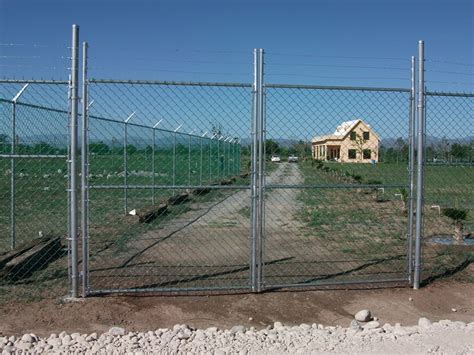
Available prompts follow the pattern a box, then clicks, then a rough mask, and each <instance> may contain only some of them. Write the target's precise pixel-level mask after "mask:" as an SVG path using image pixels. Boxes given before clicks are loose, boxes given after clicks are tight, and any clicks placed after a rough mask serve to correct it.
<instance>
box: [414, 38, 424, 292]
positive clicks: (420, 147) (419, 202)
mask: <svg viewBox="0 0 474 355" xmlns="http://www.w3.org/2000/svg"><path fill="white" fill-rule="evenodd" d="M424 61H425V46H424V42H423V41H419V42H418V110H417V111H418V132H417V136H418V142H417V143H418V144H417V174H416V222H415V223H416V225H415V232H416V240H415V273H414V277H413V278H414V279H413V288H414V289H415V290H417V289H419V288H420V279H421V238H422V234H423V230H422V229H423V192H424V191H423V170H424V151H425V149H424V144H425V136H424V133H425V76H424V74H425V73H424V71H425V63H424Z"/></svg>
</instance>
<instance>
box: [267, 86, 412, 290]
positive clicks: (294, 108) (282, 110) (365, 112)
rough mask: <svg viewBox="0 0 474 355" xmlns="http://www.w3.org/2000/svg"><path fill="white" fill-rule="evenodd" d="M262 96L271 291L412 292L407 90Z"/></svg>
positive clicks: (310, 90) (284, 91) (307, 90)
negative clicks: (399, 286)
mask: <svg viewBox="0 0 474 355" xmlns="http://www.w3.org/2000/svg"><path fill="white" fill-rule="evenodd" d="M265 90H266V92H265V93H266V111H267V117H266V120H267V126H266V142H267V147H266V153H267V154H268V155H267V157H266V159H265V161H266V168H265V170H266V171H267V174H266V177H265V178H266V184H265V252H264V262H265V266H264V268H265V272H264V285H265V288H275V287H291V286H310V285H316V286H317V285H328V284H331V285H333V284H351V283H377V282H394V281H397V282H407V281H408V275H409V271H408V260H407V256H408V254H409V252H408V241H409V236H410V232H409V228H408V216H409V212H408V202H409V199H410V196H411V194H410V180H409V174H408V172H409V169H408V167H409V150H410V149H409V144H410V141H409V120H410V106H411V105H410V102H411V95H410V90H406V89H388V88H349V87H323V86H296V85H295V86H293V85H266V86H265ZM284 140H287V141H289V143H286V144H288V145H289V146H288V147H286V148H285V147H279V153H280V154H281V159H282V162H281V163H272V162H271V161H270V160H269V159H268V158H269V156H271V155H272V154H274V153H275V152H274V151H272V149H276V148H275V144H273V142H278V141H280V142H284ZM269 143H271V144H270V146H269ZM283 144H285V143H283ZM397 145H400V147H405V148H404V149H406V150H405V151H404V152H402V154H400V155H399V154H396V153H395V152H394V151H395V150H394V147H395V146H397ZM398 150H399V149H397V151H398ZM290 156H297V158H298V162H297V163H295V162H292V161H293V160H294V158H290V159H289V157H290Z"/></svg>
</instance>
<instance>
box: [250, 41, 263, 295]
mask: <svg viewBox="0 0 474 355" xmlns="http://www.w3.org/2000/svg"><path fill="white" fill-rule="evenodd" d="M262 99H263V50H262V49H254V83H253V107H252V116H253V117H252V155H251V193H252V212H251V226H252V238H251V240H252V244H251V265H250V272H251V287H252V291H253V292H261V291H262V223H263V221H262V205H261V204H262V201H263V200H262V191H263V186H262V185H261V184H262V176H261V174H262V171H263V167H262V160H263V157H262V155H263V150H262V149H263V142H262V138H263V124H262V123H263V107H262V104H263V100H262Z"/></svg>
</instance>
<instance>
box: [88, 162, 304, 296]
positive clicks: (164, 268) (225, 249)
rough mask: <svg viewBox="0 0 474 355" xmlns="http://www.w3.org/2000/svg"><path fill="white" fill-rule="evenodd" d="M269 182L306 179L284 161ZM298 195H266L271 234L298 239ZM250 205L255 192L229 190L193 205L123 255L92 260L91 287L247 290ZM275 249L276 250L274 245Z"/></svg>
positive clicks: (278, 256)
mask: <svg viewBox="0 0 474 355" xmlns="http://www.w3.org/2000/svg"><path fill="white" fill-rule="evenodd" d="M266 180H267V184H282V183H288V181H291V182H292V183H299V182H301V180H302V178H301V174H300V172H299V169H298V165H297V164H288V163H281V164H279V165H278V166H277V167H276V169H275V170H274V171H272V172H271V173H270V174H269V175H268V176H267V177H266ZM296 196H297V191H296V190H288V191H286V190H285V192H283V190H272V191H270V192H268V193H267V197H266V198H267V204H268V205H271V206H272V209H271V213H267V216H266V218H267V223H266V226H267V228H268V230H269V233H271V231H274V230H275V232H277V231H278V233H280V232H281V231H284V232H285V233H287V234H290V235H295V233H296V232H297V231H298V228H299V227H301V225H300V223H298V222H296V221H295V218H294V213H296V211H297V210H298V202H297V198H296ZM250 203H251V197H250V189H240V190H226V192H225V193H224V197H223V198H221V199H219V200H218V201H208V202H204V203H203V202H199V203H193V202H191V203H190V204H189V205H187V206H185V207H183V208H189V211H187V212H185V213H182V214H180V215H179V216H178V217H175V218H173V219H170V220H169V221H167V222H165V223H163V224H162V225H161V226H160V228H157V229H154V230H151V231H149V232H147V233H145V234H143V235H141V236H138V237H135V238H132V239H130V240H129V241H128V242H127V244H126V246H125V247H121V249H120V251H119V252H117V251H116V250H114V248H109V250H107V251H106V252H104V253H101V254H98V255H96V256H95V257H94V258H92V259H91V273H90V280H91V286H92V288H93V289H96V290H97V289H106V290H113V289H117V288H156V287H160V288H166V287H170V288H171V287H178V288H200V287H206V288H209V287H211V288H213V287H214V288H226V287H238V288H242V287H248V283H249V260H250V242H251V240H250ZM267 210H268V209H267ZM275 228H276V229H275ZM270 247H277V246H276V245H275V246H274V245H272V244H271V243H270ZM278 248H283V249H285V246H282V245H279V246H278ZM285 258H288V256H287V253H285V252H283V253H282V254H281V253H280V254H278V253H276V254H274V255H272V254H271V253H268V254H267V259H266V261H267V262H270V263H275V262H276V263H278V262H279V260H280V259H285Z"/></svg>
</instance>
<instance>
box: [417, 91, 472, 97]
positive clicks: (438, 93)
mask: <svg viewBox="0 0 474 355" xmlns="http://www.w3.org/2000/svg"><path fill="white" fill-rule="evenodd" d="M425 95H428V96H454V97H474V93H465V92H442V91H427V92H425Z"/></svg>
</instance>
